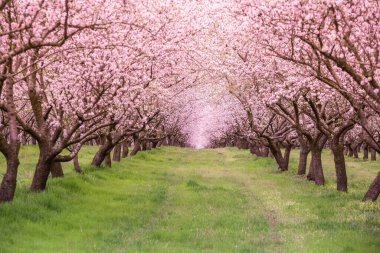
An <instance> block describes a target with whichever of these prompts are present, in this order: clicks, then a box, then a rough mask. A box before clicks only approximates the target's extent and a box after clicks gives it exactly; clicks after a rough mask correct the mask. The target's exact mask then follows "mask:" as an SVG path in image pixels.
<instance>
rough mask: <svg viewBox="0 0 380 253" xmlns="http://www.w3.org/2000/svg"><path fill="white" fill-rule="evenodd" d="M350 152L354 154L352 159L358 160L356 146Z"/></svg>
mask: <svg viewBox="0 0 380 253" xmlns="http://www.w3.org/2000/svg"><path fill="white" fill-rule="evenodd" d="M352 152H353V153H354V158H355V159H358V158H359V153H358V146H354V147H353V148H352Z"/></svg>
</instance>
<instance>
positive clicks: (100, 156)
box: [91, 145, 107, 167]
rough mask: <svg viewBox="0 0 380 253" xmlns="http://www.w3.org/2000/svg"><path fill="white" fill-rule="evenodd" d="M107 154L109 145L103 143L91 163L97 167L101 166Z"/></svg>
mask: <svg viewBox="0 0 380 253" xmlns="http://www.w3.org/2000/svg"><path fill="white" fill-rule="evenodd" d="M106 156H107V147H106V146H105V145H101V146H100V147H99V149H98V151H97V152H96V154H95V156H94V158H93V159H92V162H91V165H92V166H95V167H100V165H101V164H102V162H103V161H104V159H105V158H106Z"/></svg>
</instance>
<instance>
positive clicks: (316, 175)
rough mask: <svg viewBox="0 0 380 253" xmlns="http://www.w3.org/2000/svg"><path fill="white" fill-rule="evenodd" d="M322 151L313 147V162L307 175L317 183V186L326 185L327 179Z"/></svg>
mask: <svg viewBox="0 0 380 253" xmlns="http://www.w3.org/2000/svg"><path fill="white" fill-rule="evenodd" d="M321 153H322V149H321V148H317V147H313V148H312V149H311V162H310V169H309V174H308V175H307V178H308V179H309V180H313V181H315V184H317V185H324V183H325V178H324V175H323V168H322V154H321Z"/></svg>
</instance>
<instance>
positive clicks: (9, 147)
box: [0, 61, 20, 202]
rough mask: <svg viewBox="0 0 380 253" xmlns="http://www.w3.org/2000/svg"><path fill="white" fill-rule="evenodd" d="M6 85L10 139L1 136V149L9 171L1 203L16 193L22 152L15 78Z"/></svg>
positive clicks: (2, 190) (6, 174)
mask: <svg viewBox="0 0 380 253" xmlns="http://www.w3.org/2000/svg"><path fill="white" fill-rule="evenodd" d="M7 73H12V61H10V62H9V63H8V65H7ZM3 85H5V87H4V90H5V102H6V104H7V109H8V111H7V116H8V131H9V133H8V138H9V143H7V141H6V139H5V138H4V136H2V135H1V136H0V149H1V152H2V153H3V154H4V156H5V159H6V163H7V169H6V172H5V175H4V176H3V180H2V181H1V186H0V202H7V201H12V199H13V197H14V193H15V191H16V184H17V171H18V166H19V159H18V154H19V150H20V143H19V140H18V130H17V121H16V106H15V102H14V93H13V85H14V80H13V78H9V79H8V80H6V79H3V80H2V83H1V86H3Z"/></svg>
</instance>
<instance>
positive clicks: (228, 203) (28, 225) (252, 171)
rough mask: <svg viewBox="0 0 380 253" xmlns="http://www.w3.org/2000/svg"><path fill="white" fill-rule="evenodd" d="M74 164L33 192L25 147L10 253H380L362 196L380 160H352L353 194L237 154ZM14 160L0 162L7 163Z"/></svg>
mask: <svg viewBox="0 0 380 253" xmlns="http://www.w3.org/2000/svg"><path fill="white" fill-rule="evenodd" d="M93 153H94V148H92V147H87V148H85V149H84V150H83V151H81V156H80V157H81V164H82V166H83V167H84V170H85V171H86V174H85V175H84V176H78V175H75V174H74V173H72V172H71V171H72V168H71V165H70V164H67V165H65V171H66V172H67V173H66V176H65V178H63V179H56V180H50V182H49V187H48V190H47V191H46V192H44V193H41V194H31V193H29V192H27V190H26V189H27V188H26V187H27V185H28V184H29V182H30V178H31V171H32V164H33V161H34V160H35V159H36V157H37V153H36V150H35V149H34V148H30V147H29V148H23V150H22V152H21V156H22V157H24V159H23V160H22V164H21V168H20V180H19V182H20V185H21V189H20V190H18V192H17V196H16V200H15V201H14V202H13V203H12V204H7V205H2V206H0V235H1V238H0V253H1V252H379V249H380V204H379V203H361V202H360V197H361V195H362V194H363V192H364V191H365V189H366V187H367V185H368V183H369V182H370V180H371V178H372V177H373V176H374V175H375V173H376V171H377V168H380V163H379V162H375V163H370V162H360V161H354V160H349V161H348V167H349V168H350V170H349V180H350V185H349V187H350V192H349V193H348V194H344V193H338V192H336V191H335V190H334V187H335V186H334V181H333V178H334V171H333V169H332V168H333V167H332V159H331V157H330V155H329V154H328V153H327V152H326V153H325V154H324V165H325V174H326V177H327V185H326V186H325V187H316V186H315V185H313V184H312V183H310V182H307V181H306V180H304V179H302V178H299V177H297V176H294V174H295V173H294V169H295V167H296V154H295V153H294V154H292V159H291V166H290V167H291V170H290V171H289V172H287V173H282V174H280V173H278V172H277V171H276V169H275V168H276V166H275V164H274V162H273V161H272V160H271V159H270V158H265V159H264V158H260V159H258V158H255V157H252V156H251V155H249V154H248V153H247V151H239V150H236V149H218V150H194V149H178V148H170V147H165V148H161V149H158V150H153V151H149V152H144V153H140V154H138V155H137V156H136V157H133V158H128V159H125V160H123V161H122V162H121V163H119V164H114V165H113V168H112V169H109V170H107V169H94V168H91V167H89V166H88V167H86V164H89V163H90V159H91V154H93ZM3 163H4V161H2V160H0V165H3Z"/></svg>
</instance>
